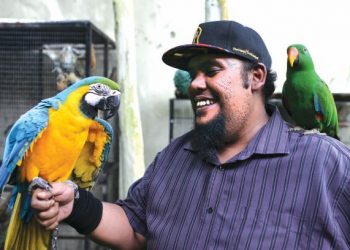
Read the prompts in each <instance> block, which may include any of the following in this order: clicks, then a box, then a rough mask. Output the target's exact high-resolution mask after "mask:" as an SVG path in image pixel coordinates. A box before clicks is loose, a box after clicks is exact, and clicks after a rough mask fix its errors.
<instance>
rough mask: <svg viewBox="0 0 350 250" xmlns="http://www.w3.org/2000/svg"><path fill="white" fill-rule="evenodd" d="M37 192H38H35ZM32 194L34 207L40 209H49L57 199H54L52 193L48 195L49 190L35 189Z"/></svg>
mask: <svg viewBox="0 0 350 250" xmlns="http://www.w3.org/2000/svg"><path fill="white" fill-rule="evenodd" d="M35 192H38V193H36V194H35ZM35 192H34V194H33V196H32V207H33V208H34V209H36V210H38V211H42V210H47V209H49V208H50V207H52V206H53V205H54V203H55V201H54V200H53V199H52V194H51V195H48V193H49V192H47V191H39V190H37V191H35Z"/></svg>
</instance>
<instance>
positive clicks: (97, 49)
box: [0, 21, 118, 249]
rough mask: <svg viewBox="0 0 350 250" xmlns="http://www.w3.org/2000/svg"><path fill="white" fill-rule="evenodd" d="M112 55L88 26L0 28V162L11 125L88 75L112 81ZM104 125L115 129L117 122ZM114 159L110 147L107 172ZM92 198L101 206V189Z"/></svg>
mask: <svg viewBox="0 0 350 250" xmlns="http://www.w3.org/2000/svg"><path fill="white" fill-rule="evenodd" d="M114 49H115V43H114V41H113V40H111V39H110V38H109V37H108V36H106V35H105V34H104V33H103V32H102V31H101V30H99V29H98V28H97V27H96V26H95V25H94V24H92V23H91V22H90V21H72V22H71V21H70V22H63V21H62V22H31V23H30V22H29V23H18V22H17V23H0V76H1V77H0V89H1V92H0V114H1V118H0V154H1V156H0V159H1V158H2V154H3V150H4V144H5V139H6V136H7V133H8V132H9V129H10V128H11V126H12V125H13V123H14V122H15V121H16V120H17V119H18V118H19V117H20V115H21V114H23V113H25V112H26V111H27V110H29V109H30V108H32V107H33V106H34V105H36V104H37V103H38V102H39V101H40V100H42V99H45V98H48V97H51V96H53V95H55V94H57V93H58V92H59V91H60V90H62V86H63V85H64V84H66V85H69V84H71V83H73V82H75V81H76V80H79V79H80V78H84V77H87V76H90V75H100V76H106V77H109V78H111V79H113V78H114V77H113V73H115V67H113V66H114V65H109V63H110V61H111V60H110V59H111V56H112V55H113V54H111V53H112V52H113V50H114ZM113 80H115V79H113ZM62 84H63V85H62ZM110 123H111V125H112V126H113V127H114V128H116V127H117V126H118V125H117V124H118V117H116V118H115V119H114V120H110ZM115 130H117V129H115ZM117 157H118V147H117V144H116V145H113V146H112V148H111V151H110V159H109V164H108V165H109V166H107V168H108V167H109V168H111V166H110V165H113V168H114V170H115V169H116V168H117V166H116V165H117V162H118V159H117ZM116 172H117V171H115V173H114V175H116ZM108 178H110V177H109V176H108V177H107V174H105V176H102V179H103V180H102V181H101V180H99V182H100V183H102V182H104V183H106V182H107V179H108ZM114 179H115V180H117V177H115V176H114ZM113 185H114V187H115V186H116V184H115V183H113ZM107 188H108V187H107ZM96 193H99V194H98V196H99V197H101V199H104V200H106V199H107V197H106V196H107V194H106V185H101V186H99V187H96ZM65 232H68V231H67V230H63V232H62V235H61V236H63V237H62V238H65V239H66V241H70V240H71V239H77V238H79V237H78V235H77V234H74V233H70V232H69V233H68V234H67V233H65ZM65 235H66V236H65ZM83 241H84V242H80V243H79V244H80V245H79V247H78V248H79V249H82V245H81V244H83V245H85V247H84V248H85V249H88V247H87V246H89V245H91V243H89V242H88V241H87V240H86V239H85V238H84V239H83ZM60 248H61V249H62V248H63V249H64V246H62V247H60ZM67 249H72V248H69V247H68V248H67Z"/></svg>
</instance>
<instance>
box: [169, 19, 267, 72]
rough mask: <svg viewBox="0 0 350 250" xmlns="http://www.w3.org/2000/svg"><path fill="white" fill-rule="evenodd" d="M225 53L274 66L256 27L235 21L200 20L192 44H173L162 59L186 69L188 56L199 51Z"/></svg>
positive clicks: (176, 66)
mask: <svg viewBox="0 0 350 250" xmlns="http://www.w3.org/2000/svg"><path fill="white" fill-rule="evenodd" d="M208 53H210V54H211V53H216V54H224V55H232V56H234V57H238V58H242V59H246V60H248V61H252V62H258V63H262V64H264V65H265V67H266V68H267V69H268V70H269V69H270V68H271V63H272V60H271V56H270V53H269V51H268V49H267V48H266V45H265V43H264V41H263V39H262V38H261V36H260V35H259V34H258V33H257V32H256V31H255V30H253V29H251V28H249V27H246V26H244V25H242V24H240V23H237V22H235V21H228V20H222V21H213V22H205V23H201V24H200V25H199V26H198V28H197V30H196V32H195V35H194V38H193V41H192V44H185V45H181V46H177V47H175V48H172V49H170V50H168V51H167V52H165V53H164V55H163V57H162V60H163V62H164V63H166V64H167V65H169V66H172V67H175V68H178V69H182V70H187V65H188V62H189V60H190V59H191V58H192V57H193V56H195V55H199V54H208Z"/></svg>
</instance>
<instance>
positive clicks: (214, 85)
mask: <svg viewBox="0 0 350 250" xmlns="http://www.w3.org/2000/svg"><path fill="white" fill-rule="evenodd" d="M189 69H190V70H189V72H190V74H191V77H192V83H191V85H190V87H189V95H190V98H191V101H192V106H193V110H194V112H195V117H196V118H195V122H196V127H198V126H205V125H206V124H210V123H211V122H213V121H215V120H217V119H218V118H219V117H222V118H223V122H224V124H223V129H224V131H223V133H224V134H225V140H234V139H235V138H236V137H237V136H239V133H240V131H241V130H242V128H244V126H245V125H246V122H247V119H248V116H249V114H250V112H251V110H250V109H251V105H250V103H251V102H250V101H251V98H252V93H251V89H250V84H249V75H248V79H247V81H248V86H246V87H244V81H243V79H242V70H243V63H242V61H241V60H238V59H235V58H228V57H223V56H218V55H200V56H196V57H194V58H193V59H191V61H190V62H189Z"/></svg>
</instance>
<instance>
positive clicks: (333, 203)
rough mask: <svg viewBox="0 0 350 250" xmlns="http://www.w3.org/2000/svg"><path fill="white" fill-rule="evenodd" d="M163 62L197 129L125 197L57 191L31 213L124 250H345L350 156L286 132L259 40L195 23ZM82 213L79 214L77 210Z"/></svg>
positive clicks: (43, 196) (40, 196) (222, 24)
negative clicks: (181, 86) (177, 76)
mask: <svg viewBox="0 0 350 250" xmlns="http://www.w3.org/2000/svg"><path fill="white" fill-rule="evenodd" d="M163 61H164V62H165V63H167V64H168V65H170V66H173V67H176V68H179V69H182V70H187V71H189V72H190V74H191V77H192V79H193V80H192V83H191V85H190V87H189V95H190V98H191V101H192V104H193V109H194V112H195V129H194V130H193V131H190V132H189V133H187V134H185V135H184V136H181V137H179V138H177V139H176V140H174V141H173V142H171V143H170V144H169V145H168V146H167V147H166V148H165V149H164V150H162V151H161V152H160V153H159V154H158V155H157V156H156V158H155V160H154V161H153V163H152V164H151V165H150V166H149V167H148V169H147V170H146V172H145V175H144V177H143V178H141V179H140V180H138V181H137V182H135V183H134V184H133V185H132V186H131V187H130V190H129V194H128V197H127V199H125V200H119V201H117V202H116V204H110V203H105V202H104V203H103V204H101V202H100V201H98V200H97V199H95V198H94V197H92V195H91V194H90V193H89V192H86V191H83V190H79V195H80V198H78V199H74V198H73V197H74V194H73V189H72V188H71V187H70V186H68V185H66V184H64V183H54V184H53V193H52V194H50V193H47V192H45V191H41V190H37V191H36V192H34V194H33V198H32V206H33V207H34V208H35V209H37V210H38V214H37V218H38V220H39V222H41V223H42V225H44V226H46V227H47V228H48V229H53V228H54V227H55V226H56V225H57V224H58V222H59V221H62V220H65V221H66V222H67V223H68V224H70V225H72V226H73V227H74V228H76V229H77V230H78V231H79V232H81V233H84V234H89V235H90V236H91V237H92V238H93V239H94V240H96V241H98V242H101V243H103V244H107V245H109V246H112V247H119V248H120V249H139V248H142V247H144V246H147V249H349V247H350V211H349V207H350V179H349V176H350V175H349V174H350V172H349V170H350V151H349V149H348V148H347V147H346V146H345V145H343V144H342V143H341V142H339V141H337V140H334V139H333V138H330V137H328V136H326V135H323V134H315V133H314V134H310V133H304V131H302V130H299V131H296V130H295V129H290V127H289V126H288V125H287V124H286V123H285V122H284V121H283V120H282V118H281V116H280V114H279V112H278V110H277V109H276V108H274V107H272V106H270V105H268V104H267V99H268V98H269V97H270V96H271V94H272V93H273V91H274V81H275V79H276V75H275V73H274V72H272V71H271V57H270V54H269V52H268V50H267V48H266V46H265V44H264V42H263V40H262V38H261V37H260V36H259V35H258V34H257V33H256V32H255V31H254V30H252V29H250V28H248V27H245V26H242V25H241V24H239V23H236V22H233V21H216V22H207V23H203V24H201V25H199V27H198V29H197V32H196V35H195V37H194V39H193V44H190V45H183V46H179V47H175V48H173V49H171V50H169V51H167V52H166V53H165V54H164V56H163ZM73 207H74V208H73Z"/></svg>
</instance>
